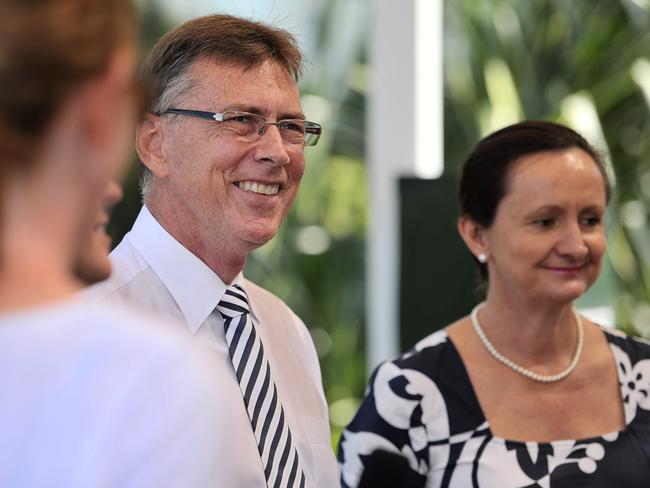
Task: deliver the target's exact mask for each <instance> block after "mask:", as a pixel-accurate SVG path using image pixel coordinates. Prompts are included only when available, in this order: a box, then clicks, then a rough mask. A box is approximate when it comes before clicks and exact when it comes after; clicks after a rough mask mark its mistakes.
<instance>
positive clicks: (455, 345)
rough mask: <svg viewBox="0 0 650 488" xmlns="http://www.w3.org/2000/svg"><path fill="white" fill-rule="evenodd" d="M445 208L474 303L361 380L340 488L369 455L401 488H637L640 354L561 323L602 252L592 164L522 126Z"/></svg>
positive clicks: (645, 466) (505, 135)
mask: <svg viewBox="0 0 650 488" xmlns="http://www.w3.org/2000/svg"><path fill="white" fill-rule="evenodd" d="M459 193H460V195H459V196H460V206H461V215H462V216H461V218H460V219H459V224H458V229H459V232H460V235H461V236H462V238H463V240H464V241H465V243H466V245H467V247H468V249H469V251H470V252H471V253H472V255H473V256H474V257H475V258H476V261H477V263H478V265H479V266H480V268H481V271H482V274H483V276H484V277H486V278H487V285H488V288H487V297H486V300H485V302H483V303H481V304H479V305H478V306H477V307H476V308H475V309H474V310H473V311H472V312H471V314H470V315H469V316H466V317H463V318H461V319H460V320H458V321H457V322H455V323H453V324H450V325H449V326H448V327H447V328H445V329H443V330H440V331H438V332H435V333H433V334H431V335H430V336H428V337H426V338H425V339H423V340H421V341H420V342H419V343H418V344H416V346H415V348H414V349H413V350H411V351H409V352H407V353H405V354H404V355H402V356H400V357H399V358H397V359H395V360H393V361H388V362H386V363H384V364H382V365H380V366H379V367H378V368H377V369H376V370H375V372H374V373H373V375H372V377H371V378H370V384H369V389H368V391H367V394H366V398H365V400H364V401H363V403H362V405H361V408H360V409H359V411H358V412H357V414H356V416H355V418H354V419H353V420H352V422H351V423H350V425H349V426H348V427H347V430H346V431H345V432H344V434H343V436H342V439H341V443H340V450H339V460H340V466H341V477H342V480H343V484H344V486H345V487H356V486H357V483H358V480H359V479H360V476H361V474H362V472H363V470H364V467H369V464H367V460H368V459H370V458H371V457H372V453H373V452H374V451H376V450H384V451H390V452H397V453H400V454H401V455H403V456H404V457H405V458H406V459H407V460H408V462H409V465H410V468H411V476H410V478H411V479H410V483H411V484H409V485H404V486H428V487H442V486H444V487H459V488H460V487H468V486H480V487H482V488H483V487H499V488H514V487H525V486H526V487H527V486H530V487H532V486H549V487H553V488H556V487H563V488H564V487H567V488H569V487H570V488H576V487H590V488H594V487H603V488H604V487H612V486H625V487H626V488H636V487H638V488H641V487H645V486H648V480H650V396H649V395H648V391H649V389H650V345H649V344H648V343H646V342H644V341H641V340H638V339H635V338H632V337H627V336H625V335H623V334H621V333H619V332H616V331H613V330H606V329H603V328H602V327H600V326H598V325H597V324H595V323H593V322H592V321H590V320H588V319H587V318H586V317H583V316H581V315H580V314H578V313H577V312H576V311H575V309H574V301H575V300H576V299H577V298H579V297H580V296H581V295H582V294H584V293H585V291H587V289H588V288H589V287H590V286H591V285H592V284H593V283H594V282H595V281H596V279H597V278H598V275H599V273H600V269H601V264H602V260H603V256H604V254H605V248H606V242H605V228H604V222H605V207H606V205H607V202H608V200H609V196H610V187H609V183H608V180H607V176H606V172H605V170H604V167H603V163H602V162H601V160H600V158H599V156H598V154H597V153H596V152H595V151H594V150H593V149H592V147H591V146H590V145H589V144H588V143H587V142H586V141H585V140H584V139H583V138H582V137H581V136H580V135H578V134H577V133H576V132H574V131H573V130H571V129H568V128H566V127H564V126H561V125H557V124H553V123H549V122H521V123H518V124H515V125H512V126H509V127H506V128H504V129H501V130H499V131H497V132H495V133H494V134H492V135H489V136H487V137H486V138H485V139H483V140H482V141H480V142H479V143H478V145H477V146H476V148H475V149H474V150H473V152H472V153H471V154H470V155H469V157H468V158H467V160H466V161H465V163H464V166H463V169H462V176H461V180H460V192H459Z"/></svg>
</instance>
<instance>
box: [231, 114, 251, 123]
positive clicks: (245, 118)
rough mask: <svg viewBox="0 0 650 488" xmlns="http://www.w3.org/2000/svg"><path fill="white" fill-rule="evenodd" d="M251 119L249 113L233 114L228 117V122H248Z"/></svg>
mask: <svg viewBox="0 0 650 488" xmlns="http://www.w3.org/2000/svg"><path fill="white" fill-rule="evenodd" d="M251 120H252V117H251V116H250V115H235V116H233V117H230V118H229V119H228V122H241V123H243V124H248V123H249V122H250V121H251Z"/></svg>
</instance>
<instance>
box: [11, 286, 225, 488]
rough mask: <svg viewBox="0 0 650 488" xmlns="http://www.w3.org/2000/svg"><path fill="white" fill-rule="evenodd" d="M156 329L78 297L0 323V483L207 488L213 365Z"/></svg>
mask: <svg viewBox="0 0 650 488" xmlns="http://www.w3.org/2000/svg"><path fill="white" fill-rule="evenodd" d="M148 321H149V322H150V323H147V322H148ZM161 329H162V328H161V327H158V326H157V325H156V324H155V323H151V321H150V320H149V318H148V317H145V316H144V315H142V314H131V313H128V312H126V311H123V310H116V307H114V306H110V307H109V306H107V305H105V304H101V303H98V302H95V301H88V300H85V299H82V297H79V296H77V297H74V298H73V299H69V300H65V301H60V302H57V303H51V304H48V305H43V306H40V307H38V308H32V309H29V310H23V311H18V312H13V313H10V314H3V315H0V392H2V400H1V401H0V433H1V436H2V437H1V442H0V486H2V487H11V488H48V487H52V488H62V487H65V488H90V487H92V488H115V487H121V488H136V487H137V488H161V487H165V488H172V487H174V488H199V487H202V488H214V487H215V486H216V485H215V483H214V479H215V476H218V469H217V467H216V466H215V464H214V457H215V456H216V455H217V450H216V442H215V440H214V438H215V436H216V435H219V434H220V430H219V429H220V428H221V426H220V425H219V424H218V423H217V422H216V421H215V415H214V412H215V410H216V409H218V408H219V398H218V396H217V394H216V392H215V391H214V388H213V382H212V380H211V378H209V377H208V375H207V374H206V372H205V371H206V369H209V368H212V367H214V358H213V357H212V355H211V354H210V352H209V350H208V349H207V348H205V347H202V346H200V345H199V344H196V342H194V341H190V340H188V339H187V337H185V336H183V335H182V334H179V333H174V331H173V330H161Z"/></svg>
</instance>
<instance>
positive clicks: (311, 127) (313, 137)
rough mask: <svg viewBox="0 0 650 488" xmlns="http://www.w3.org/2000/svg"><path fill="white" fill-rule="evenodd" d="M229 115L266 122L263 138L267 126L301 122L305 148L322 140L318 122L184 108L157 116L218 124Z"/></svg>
mask: <svg viewBox="0 0 650 488" xmlns="http://www.w3.org/2000/svg"><path fill="white" fill-rule="evenodd" d="M229 113H234V114H241V115H251V116H253V117H256V118H258V119H262V120H263V121H264V124H263V125H262V126H261V127H260V129H259V131H258V135H260V136H262V135H264V132H265V131H266V126H267V125H275V126H276V127H277V128H278V129H279V128H280V126H281V125H282V124H285V123H288V122H294V121H295V122H300V123H302V124H304V125H305V142H304V145H305V147H308V146H315V145H316V143H317V142H318V139H319V138H320V136H321V134H322V132H323V128H322V127H321V126H320V124H317V123H316V122H310V121H308V120H303V119H282V120H278V121H277V122H269V121H268V120H266V117H263V116H261V115H259V114H254V113H250V112H242V111H239V110H227V111H225V112H206V111H204V110H190V109H184V108H168V109H166V110H165V111H163V112H162V113H160V114H157V115H159V116H160V115H166V114H174V115H185V116H188V117H198V118H200V119H206V120H213V121H216V122H223V118H224V116H225V115H226V114H229Z"/></svg>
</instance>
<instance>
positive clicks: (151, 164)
mask: <svg viewBox="0 0 650 488" xmlns="http://www.w3.org/2000/svg"><path fill="white" fill-rule="evenodd" d="M163 137H164V130H163V127H162V125H161V123H160V117H159V116H157V115H154V114H152V113H146V114H144V115H143V116H142V119H141V120H140V122H139V123H138V126H137V128H136V133H135V149H136V151H137V153H138V158H140V161H142V164H144V165H145V166H146V167H147V168H148V169H149V171H151V173H152V174H153V175H155V176H156V177H158V178H164V177H166V176H167V174H168V173H169V167H168V165H167V158H165V154H164V151H163V144H162V143H163Z"/></svg>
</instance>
